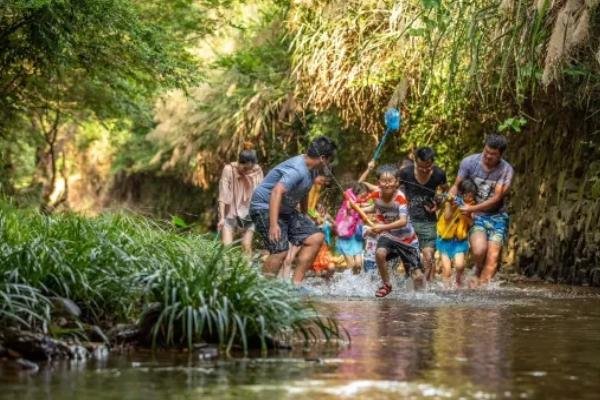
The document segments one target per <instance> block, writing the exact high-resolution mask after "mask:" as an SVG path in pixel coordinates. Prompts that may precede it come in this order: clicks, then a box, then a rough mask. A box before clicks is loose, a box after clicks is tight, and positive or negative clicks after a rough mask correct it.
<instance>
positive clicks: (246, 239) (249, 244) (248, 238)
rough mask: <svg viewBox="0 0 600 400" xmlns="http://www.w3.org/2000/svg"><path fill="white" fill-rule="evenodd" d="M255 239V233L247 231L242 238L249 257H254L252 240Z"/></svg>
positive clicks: (245, 251)
mask: <svg viewBox="0 0 600 400" xmlns="http://www.w3.org/2000/svg"><path fill="white" fill-rule="evenodd" d="M253 237H254V231H253V230H251V229H247V230H246V232H244V235H243V236H242V249H243V250H244V253H246V255H247V256H248V257H252V238H253Z"/></svg>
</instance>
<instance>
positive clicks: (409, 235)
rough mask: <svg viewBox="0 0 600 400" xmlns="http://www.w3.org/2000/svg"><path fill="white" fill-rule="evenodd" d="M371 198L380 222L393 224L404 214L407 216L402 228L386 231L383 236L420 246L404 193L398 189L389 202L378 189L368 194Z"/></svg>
mask: <svg viewBox="0 0 600 400" xmlns="http://www.w3.org/2000/svg"><path fill="white" fill-rule="evenodd" d="M368 199H369V200H373V203H374V206H375V220H376V221H377V223H378V224H391V223H393V222H396V221H398V220H399V219H400V217H402V216H406V219H407V222H406V225H404V226H403V227H401V228H397V229H392V230H389V231H384V232H382V233H381V237H386V238H388V239H390V240H392V241H396V242H399V243H403V244H405V245H409V246H412V247H415V248H417V249H418V248H419V240H418V239H417V235H416V234H415V230H414V229H413V226H412V224H411V222H410V217H409V215H408V206H407V201H406V197H405V196H404V193H402V192H401V191H400V190H397V191H396V193H395V194H394V195H393V196H392V199H391V200H390V201H389V202H385V201H384V200H383V198H382V195H381V191H380V190H376V191H375V192H371V193H370V194H369V196H368Z"/></svg>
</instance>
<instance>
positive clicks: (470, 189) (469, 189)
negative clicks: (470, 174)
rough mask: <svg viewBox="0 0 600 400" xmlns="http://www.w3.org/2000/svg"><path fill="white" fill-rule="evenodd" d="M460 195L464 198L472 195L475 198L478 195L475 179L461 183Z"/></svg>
mask: <svg viewBox="0 0 600 400" xmlns="http://www.w3.org/2000/svg"><path fill="white" fill-rule="evenodd" d="M459 190H460V193H461V194H462V195H463V196H464V195H465V194H472V195H473V196H476V195H477V185H476V184H475V181H473V179H468V178H467V179H465V180H464V181H461V182H460V185H459Z"/></svg>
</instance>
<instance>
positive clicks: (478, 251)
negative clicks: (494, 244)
mask: <svg viewBox="0 0 600 400" xmlns="http://www.w3.org/2000/svg"><path fill="white" fill-rule="evenodd" d="M469 241H470V242H471V253H472V254H473V261H474V262H475V275H476V276H480V275H481V271H482V270H483V266H484V264H485V259H486V254H487V250H488V240H487V235H486V234H485V233H484V232H475V233H473V234H472V235H471V237H470V238H469Z"/></svg>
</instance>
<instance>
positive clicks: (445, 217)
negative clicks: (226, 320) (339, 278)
mask: <svg viewBox="0 0 600 400" xmlns="http://www.w3.org/2000/svg"><path fill="white" fill-rule="evenodd" d="M506 147H507V141H506V138H505V137H504V136H501V135H497V134H491V135H488V136H487V137H486V139H485V143H484V147H483V151H482V152H481V153H477V154H473V155H470V156H468V157H465V158H464V159H463V160H462V161H461V163H460V166H459V169H458V174H457V177H456V179H455V181H454V184H453V185H452V186H451V187H449V185H448V183H447V179H446V173H445V172H444V171H443V170H442V169H441V168H440V167H439V166H437V165H435V153H434V151H433V150H432V149H431V148H429V147H421V148H418V149H416V150H415V151H414V152H413V155H412V159H411V160H409V161H408V162H403V163H402V164H401V165H399V166H398V165H395V164H385V165H381V166H379V167H378V168H377V169H376V170H375V177H376V180H377V181H376V183H374V184H372V183H368V182H366V180H367V178H368V177H369V175H370V173H371V172H372V171H373V170H374V169H375V163H374V162H373V161H372V162H370V163H369V165H368V168H367V170H366V171H365V173H363V175H362V176H361V177H360V178H359V179H358V181H357V182H355V183H354V185H352V186H351V187H349V188H348V189H347V190H346V191H345V192H344V203H343V204H342V206H341V208H340V211H338V214H337V215H336V218H335V221H333V219H332V218H330V217H329V215H328V214H327V213H326V212H321V214H320V215H319V213H316V214H317V215H316V216H315V215H314V213H310V215H309V212H308V211H309V210H308V204H307V198H308V195H309V192H310V191H311V188H313V190H314V188H319V187H323V186H326V185H328V184H330V182H331V177H332V175H331V172H330V169H329V165H330V163H331V162H332V161H333V159H334V157H335V155H336V144H335V142H334V141H332V140H331V139H330V138H328V137H326V136H321V137H318V138H316V139H314V140H313V141H312V142H311V143H310V144H309V145H308V147H307V150H306V153H305V154H300V155H297V156H295V157H292V158H290V159H288V160H286V161H284V162H282V163H280V164H279V165H277V166H275V167H274V168H273V169H271V170H270V171H269V173H268V174H267V175H266V176H265V177H264V178H263V173H262V170H261V168H260V167H259V166H258V163H257V157H256V153H255V152H254V151H253V150H250V149H246V150H244V151H242V152H241V153H240V155H239V159H238V161H237V162H234V163H231V164H228V165H226V166H225V168H224V169H223V174H222V176H221V181H220V185H219V222H218V229H219V230H220V232H221V237H222V240H223V242H224V243H225V244H230V243H232V241H233V238H234V234H235V233H236V231H239V232H241V233H242V235H243V236H242V247H243V249H244V251H245V252H247V253H248V254H251V251H252V248H251V246H252V238H253V233H254V232H255V231H256V232H258V234H259V236H260V238H261V239H262V243H263V245H264V248H265V249H266V250H267V251H268V253H269V255H268V256H267V257H266V259H265V260H264V267H263V271H264V273H265V274H270V275H277V274H278V273H279V275H280V276H282V271H285V270H286V268H285V267H284V266H285V265H287V266H288V267H289V265H291V263H292V261H294V260H295V269H294V271H293V275H292V278H291V279H292V282H293V283H294V284H295V285H300V284H301V282H302V280H303V279H304V276H305V274H306V272H307V271H308V270H309V269H310V268H311V266H313V265H314V263H315V259H316V258H317V260H318V259H319V258H318V257H321V254H322V253H323V254H324V253H325V252H326V251H328V246H329V245H331V244H330V239H329V238H328V237H327V233H328V232H329V230H328V227H329V226H331V227H332V229H331V230H332V231H333V232H334V233H336V234H337V236H338V245H337V246H336V249H337V250H338V251H339V252H340V253H341V254H342V255H343V256H344V257H345V259H346V260H347V265H348V266H349V267H354V270H355V272H360V270H361V265H359V264H363V265H364V267H365V269H367V268H366V266H367V264H368V262H367V261H366V260H365V261H363V259H362V254H363V253H364V252H367V253H368V249H369V248H370V249H371V250H372V255H373V258H374V264H375V265H376V268H377V269H378V271H379V275H380V277H381V280H382V284H381V287H380V288H379V289H378V290H377V292H376V293H375V295H376V296H377V297H384V296H387V295H388V294H389V293H390V292H391V291H392V282H391V280H390V276H389V271H388V270H389V264H390V262H389V261H390V260H398V259H399V260H401V261H402V265H403V267H404V271H405V273H406V275H407V276H410V277H411V278H412V280H413V282H414V285H415V287H416V288H420V287H423V285H424V284H425V281H432V280H434V279H435V273H436V260H435V252H436V250H437V252H438V254H439V257H440V261H441V267H442V268H441V270H442V278H443V281H444V282H445V283H446V285H448V286H450V285H455V286H456V287H462V286H464V285H466V284H468V285H469V286H470V287H475V286H478V285H481V284H487V283H488V282H489V281H490V280H491V279H492V277H493V276H494V274H495V273H496V271H497V268H498V264H499V261H500V255H501V252H502V247H503V246H504V245H505V244H506V240H507V234H508V214H507V210H506V204H505V199H506V195H507V193H508V191H509V189H510V185H511V182H512V178H513V168H512V166H511V165H510V164H509V163H508V162H507V161H506V160H504V159H503V158H502V156H503V154H504V151H505V150H506ZM363 181H364V182H363ZM313 207H314V205H313ZM318 224H319V225H320V226H318ZM349 227H351V228H349ZM365 243H366V245H365V246H366V247H365V249H366V250H364V251H363V244H365ZM469 252H470V253H471V259H472V261H473V263H474V265H475V269H474V275H473V277H472V278H470V279H469V280H468V281H467V280H466V279H465V278H464V277H463V272H464V267H465V258H466V256H467V254H468V253H469ZM318 255H319V256H318ZM359 255H360V256H359ZM452 265H454V268H455V279H454V281H453V282H452V281H451V274H452ZM282 267H283V269H282ZM283 276H284V277H286V278H287V277H289V275H287V272H286V273H284V274H283Z"/></svg>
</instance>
